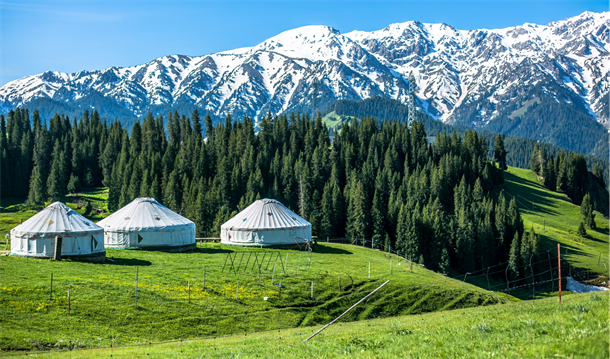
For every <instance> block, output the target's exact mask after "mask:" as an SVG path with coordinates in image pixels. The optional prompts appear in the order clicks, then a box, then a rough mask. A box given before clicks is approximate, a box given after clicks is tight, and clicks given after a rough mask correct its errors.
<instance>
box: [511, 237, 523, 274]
mask: <svg viewBox="0 0 610 359" xmlns="http://www.w3.org/2000/svg"><path fill="white" fill-rule="evenodd" d="M520 248H521V241H520V240H519V233H518V232H515V236H514V237H513V240H512V242H511V244H510V253H509V255H508V268H509V269H510V272H511V277H512V278H513V279H514V278H517V277H519V267H520V265H521V262H520V254H521V253H520Z"/></svg>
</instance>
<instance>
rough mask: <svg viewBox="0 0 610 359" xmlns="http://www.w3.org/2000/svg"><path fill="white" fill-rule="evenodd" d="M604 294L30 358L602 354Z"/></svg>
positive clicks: (604, 350) (605, 323) (605, 336)
mask: <svg viewBox="0 0 610 359" xmlns="http://www.w3.org/2000/svg"><path fill="white" fill-rule="evenodd" d="M608 305H609V302H608V292H602V293H600V292H598V293H589V294H579V295H569V296H564V297H563V300H562V303H561V304H559V302H558V298H557V297H554V298H547V299H541V300H536V301H526V302H517V303H515V302H511V303H507V304H500V305H493V306H486V307H477V308H469V309H459V310H451V311H444V312H434V313H425V314H422V315H408V316H399V317H393V318H384V319H371V320H362V321H359V322H353V323H345V322H341V321H340V322H338V323H335V324H333V325H332V326H330V327H328V329H326V330H325V331H323V332H322V333H320V334H319V335H318V336H316V337H314V338H313V339H311V340H310V341H309V342H306V343H304V342H303V340H304V339H305V338H307V337H308V336H310V335H311V334H313V333H314V331H315V330H317V329H318V328H319V326H315V327H309V328H293V329H287V330H285V329H282V330H273V331H267V332H262V333H256V334H248V335H244V334H236V335H231V336H223V337H215V338H206V339H197V340H184V341H173V342H169V343H161V344H153V345H139V346H127V347H120V348H115V347H113V348H110V347H108V346H104V347H100V348H96V349H88V350H75V351H71V352H69V353H68V351H65V350H64V351H59V352H57V351H55V352H50V353H44V354H42V353H41V354H39V355H37V354H36V353H30V354H29V355H28V356H30V357H41V358H56V357H57V358H60V357H61V358H63V357H67V356H68V354H69V355H70V357H71V358H89V357H113V358H127V357H129V358H279V357H281V358H287V359H288V358H352V357H358V358H398V357H407V358H551V357H560V358H607V357H608V356H609V354H610V353H609V350H608V346H609V342H608V337H609V334H610V333H609V330H608V329H609V327H608V314H609V313H608Z"/></svg>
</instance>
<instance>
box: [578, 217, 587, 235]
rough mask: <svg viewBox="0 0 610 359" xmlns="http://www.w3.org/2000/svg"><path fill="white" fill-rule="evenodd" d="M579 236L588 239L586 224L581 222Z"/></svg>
mask: <svg viewBox="0 0 610 359" xmlns="http://www.w3.org/2000/svg"><path fill="white" fill-rule="evenodd" d="M577 233H578V235H579V236H581V237H583V238H584V237H586V236H587V229H586V228H585V222H584V221H581V222H580V224H579V225H578V231H577Z"/></svg>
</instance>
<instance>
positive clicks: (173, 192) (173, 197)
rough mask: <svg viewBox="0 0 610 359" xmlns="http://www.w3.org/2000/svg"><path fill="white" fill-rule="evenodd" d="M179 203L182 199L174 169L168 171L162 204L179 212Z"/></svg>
mask: <svg viewBox="0 0 610 359" xmlns="http://www.w3.org/2000/svg"><path fill="white" fill-rule="evenodd" d="M181 203H182V199H181V198H180V192H179V184H178V173H177V172H176V170H174V171H172V173H170V175H169V180H168V181H167V186H166V187H165V190H164V191H163V204H164V205H165V206H167V208H169V209H171V210H172V211H174V212H179V211H180V205H181ZM223 223H224V222H223ZM221 224H222V223H221Z"/></svg>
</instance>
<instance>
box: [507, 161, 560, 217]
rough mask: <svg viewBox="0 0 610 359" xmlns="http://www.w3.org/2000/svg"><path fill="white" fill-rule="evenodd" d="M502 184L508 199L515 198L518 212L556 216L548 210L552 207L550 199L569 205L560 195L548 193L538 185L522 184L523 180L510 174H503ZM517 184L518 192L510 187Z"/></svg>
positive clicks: (554, 212)
mask: <svg viewBox="0 0 610 359" xmlns="http://www.w3.org/2000/svg"><path fill="white" fill-rule="evenodd" d="M504 182H505V184H506V187H505V189H504V192H505V193H508V194H509V195H510V197H512V196H516V197H517V198H516V199H517V203H518V204H519V207H520V210H521V211H524V212H531V213H533V214H535V213H546V214H549V215H558V214H559V213H558V212H556V211H553V210H549V209H548V208H549V207H553V201H551V200H550V199H551V198H552V199H553V200H560V201H564V202H568V203H569V201H567V200H566V198H565V197H564V196H562V195H561V194H559V193H554V192H549V191H548V190H547V189H546V188H545V187H544V186H542V185H541V184H538V183H532V182H528V183H523V182H524V181H523V179H521V178H520V177H518V176H516V175H514V174H512V173H508V172H505V174H504ZM519 184H521V186H520V187H519V190H516V189H515V188H512V186H516V185H519ZM507 200H510V198H507ZM543 206H544V207H546V208H544V207H543ZM528 207H529V208H528Z"/></svg>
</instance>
